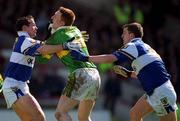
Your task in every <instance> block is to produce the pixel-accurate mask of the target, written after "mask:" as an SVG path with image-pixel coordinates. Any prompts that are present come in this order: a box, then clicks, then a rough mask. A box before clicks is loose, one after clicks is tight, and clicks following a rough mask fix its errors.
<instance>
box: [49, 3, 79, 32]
mask: <svg viewBox="0 0 180 121" xmlns="http://www.w3.org/2000/svg"><path fill="white" fill-rule="evenodd" d="M75 17H76V16H75V14H74V12H73V11H72V10H70V9H68V8H65V7H60V8H59V9H58V10H57V11H56V12H55V13H54V15H53V16H52V17H51V19H52V22H53V23H52V28H53V29H57V28H58V27H61V26H71V25H72V24H73V23H74V20H75Z"/></svg>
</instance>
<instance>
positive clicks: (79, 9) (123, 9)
mask: <svg viewBox="0 0 180 121" xmlns="http://www.w3.org/2000/svg"><path fill="white" fill-rule="evenodd" d="M59 6H64V7H68V8H70V9H72V10H73V11H74V12H75V14H76V21H75V24H74V25H76V26H78V28H79V29H80V30H86V31H87V32H88V34H89V35H90V39H89V41H88V42H87V46H88V48H89V52H90V54H104V53H111V52H113V51H115V50H116V49H118V48H120V47H121V46H122V40H121V34H122V29H121V27H122V25H123V24H126V23H129V22H135V21H136V22H139V23H141V24H142V25H143V27H144V38H143V40H144V41H145V42H146V43H147V44H149V45H151V46H152V47H153V48H154V49H155V50H156V51H157V52H158V53H159V54H160V55H161V57H162V59H163V61H164V62H165V64H166V67H167V70H168V71H169V73H170V74H171V76H172V78H171V81H172V83H173V85H174V87H175V89H176V92H177V95H178V103H179V101H180V100H179V99H180V98H179V95H180V47H179V45H180V12H179V11H180V0H163V1H158V0H145V1H144V0H18V1H16V0H0V13H1V16H0V73H1V74H3V73H4V70H5V68H6V65H7V63H8V61H9V57H10V54H11V51H12V46H13V43H14V40H15V37H16V36H17V33H16V31H15V26H14V25H15V22H16V19H17V18H18V17H21V16H24V15H29V14H31V15H33V16H34V17H35V20H36V24H37V26H38V28H39V29H38V35H37V37H36V39H38V40H44V39H45V36H46V34H47V23H48V21H49V20H50V18H51V16H52V15H53V13H54V12H55V11H56V10H57V8H58V7H59ZM122 65H123V66H125V67H127V68H129V69H130V67H129V66H128V63H123V64H122ZM97 67H98V69H99V71H100V74H101V78H102V85H101V91H100V94H99V97H98V100H97V103H96V106H95V109H94V111H93V114H92V117H93V121H128V120H129V114H128V113H129V112H128V111H129V110H130V108H131V107H132V106H133V105H134V103H135V102H136V101H137V100H138V98H139V97H140V96H141V95H142V94H143V93H144V92H143V90H142V88H141V86H140V84H139V82H138V80H133V79H129V80H125V79H123V78H121V77H118V76H117V75H116V74H114V73H112V70H111V69H110V68H111V67H112V65H111V64H99V65H97ZM67 74H68V72H67V70H66V68H64V66H63V65H62V64H61V63H60V62H58V61H57V58H56V57H54V58H53V59H52V60H51V61H50V62H49V63H48V64H36V65H35V68H34V71H33V75H32V79H31V83H30V84H29V86H30V91H31V93H32V94H33V95H34V96H35V97H36V98H37V100H38V101H39V102H40V104H41V105H42V107H43V109H44V110H45V112H46V115H47V121H54V120H55V119H54V116H53V115H54V114H53V113H54V111H55V107H56V105H57V102H58V99H59V97H60V95H61V92H62V90H63V87H64V86H65V84H66V81H67ZM152 76H153V75H152ZM71 113H72V116H73V117H74V116H75V117H76V115H74V114H75V113H76V112H75V111H72V112H71ZM0 115H3V117H5V118H4V119H0V120H2V121H11V120H12V121H16V120H17V121H18V118H17V117H16V116H15V114H14V113H13V112H12V111H11V110H9V111H7V110H6V105H5V100H4V98H3V96H2V94H1V95H0ZM10 115H11V116H10ZM0 117H2V116H0ZM10 117H11V118H12V119H9V118H10ZM14 117H16V118H14ZM76 120H77V119H76ZM157 120H158V119H157V118H156V117H155V115H154V114H152V115H150V116H148V117H147V118H145V121H157ZM179 121H180V120H179Z"/></svg>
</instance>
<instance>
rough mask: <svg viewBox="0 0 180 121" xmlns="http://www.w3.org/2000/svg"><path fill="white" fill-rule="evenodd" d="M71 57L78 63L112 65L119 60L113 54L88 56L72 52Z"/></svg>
mask: <svg viewBox="0 0 180 121" xmlns="http://www.w3.org/2000/svg"><path fill="white" fill-rule="evenodd" d="M70 53H71V56H72V57H73V58H74V59H75V60H78V61H83V62H87V61H92V62H94V63H112V62H114V61H116V60H117V58H116V56H115V55H113V54H104V55H91V56H88V55H86V54H84V53H82V52H81V51H78V50H71V52H70Z"/></svg>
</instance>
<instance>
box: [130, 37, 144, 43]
mask: <svg viewBox="0 0 180 121" xmlns="http://www.w3.org/2000/svg"><path fill="white" fill-rule="evenodd" d="M137 40H141V41H142V38H140V37H138V38H133V39H132V40H131V41H130V42H135V41H137Z"/></svg>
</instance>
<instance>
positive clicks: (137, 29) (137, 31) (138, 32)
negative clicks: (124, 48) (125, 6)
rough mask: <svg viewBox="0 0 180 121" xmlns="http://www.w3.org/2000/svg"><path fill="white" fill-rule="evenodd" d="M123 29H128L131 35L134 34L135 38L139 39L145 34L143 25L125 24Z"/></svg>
mask: <svg viewBox="0 0 180 121" xmlns="http://www.w3.org/2000/svg"><path fill="white" fill-rule="evenodd" d="M122 28H123V29H124V28H127V30H128V31H129V33H133V34H134V36H135V38H137V37H140V38H142V37H143V35H144V33H143V27H142V26H141V24H139V23H136V22H134V23H130V24H125V25H123V27H122Z"/></svg>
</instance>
